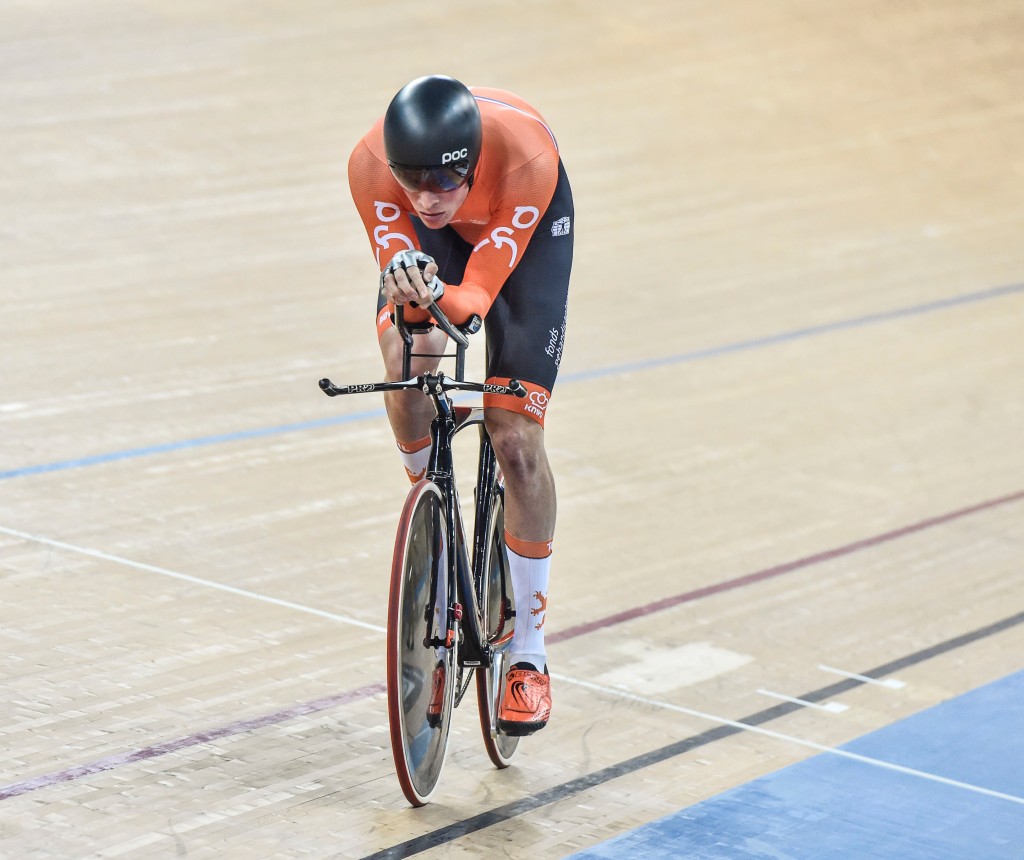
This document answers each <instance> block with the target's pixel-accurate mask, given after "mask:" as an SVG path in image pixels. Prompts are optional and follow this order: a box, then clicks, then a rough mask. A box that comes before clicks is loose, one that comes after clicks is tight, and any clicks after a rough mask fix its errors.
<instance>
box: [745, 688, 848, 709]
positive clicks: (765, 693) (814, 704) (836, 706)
mask: <svg viewBox="0 0 1024 860" xmlns="http://www.w3.org/2000/svg"><path fill="white" fill-rule="evenodd" d="M757 692H759V693H760V694H761V695H762V696H771V697H772V698H773V699H782V701H784V702H792V703H793V704H795V705H803V706H804V707H805V708H815V709H816V710H819V711H828V712H829V713H830V714H841V713H842V712H843V711H845V710H848V709H849V707H850V706H849V705H843V704H841V703H839V702H827V703H826V704H824V705H819V704H818V703H817V702H808V701H807V700H806V699H796V698H794V697H793V696H784V695H783V694H782V693H773V692H772V691H771V690H758V691H757Z"/></svg>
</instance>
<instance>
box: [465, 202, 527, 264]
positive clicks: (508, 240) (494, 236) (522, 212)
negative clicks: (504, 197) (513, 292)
mask: <svg viewBox="0 0 1024 860" xmlns="http://www.w3.org/2000/svg"><path fill="white" fill-rule="evenodd" d="M539 220H540V210H539V209H538V208H537V207H536V206H517V207H516V211H515V213H514V214H513V215H512V227H495V228H494V229H493V230H491V235H490V236H489V237H488V238H487V239H484V240H483V241H482V242H480V243H479V244H478V245H477V246H476V247H475V248H474V249H473V252H474V253H476V252H477V251H479V250H480V249H481V248H483V247H484V245H489V244H491V242H494V247H495V248H504V247H506V246H508V247H511V248H512V259H511V260H509V263H508V267H509V268H510V269H511V268H512V267H513V266H515V264H516V260H517V259H518V258H519V245H518V243H517V242H516V241H515V239H513V238H512V233H513V232H514V231H513V228H515V229H517V230H526V229H527V228H529V227H532V226H533V225H534V224H536V223H537V221H539Z"/></svg>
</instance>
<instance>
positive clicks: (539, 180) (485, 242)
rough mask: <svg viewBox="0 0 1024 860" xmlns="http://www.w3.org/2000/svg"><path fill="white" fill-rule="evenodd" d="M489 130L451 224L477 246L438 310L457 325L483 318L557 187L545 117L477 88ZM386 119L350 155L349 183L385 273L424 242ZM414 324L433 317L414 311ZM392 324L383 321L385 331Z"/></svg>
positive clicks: (509, 98)
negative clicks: (396, 172)
mask: <svg viewBox="0 0 1024 860" xmlns="http://www.w3.org/2000/svg"><path fill="white" fill-rule="evenodd" d="M470 91H471V92H472V93H473V95H474V96H475V97H476V100H477V105H478V106H479V108H480V119H481V122H482V125H483V144H482V147H481V151H480V160H479V162H478V163H477V166H476V170H475V171H474V178H473V186H472V188H471V189H470V192H469V195H468V196H467V197H466V201H465V203H463V204H462V206H461V207H460V208H459V211H458V212H457V213H456V215H455V217H454V219H453V220H452V221H451V224H450V225H451V227H452V228H453V229H454V230H455V231H456V232H457V233H458V234H459V236H461V237H462V238H463V239H465V240H466V241H467V242H469V243H470V244H472V245H473V246H474V248H473V254H472V256H471V257H470V260H469V263H468V264H467V266H466V272H465V277H464V278H463V280H462V283H461V284H457V285H446V286H447V287H448V289H446V290H445V294H444V296H443V298H442V299H441V300H440V302H439V305H440V307H441V310H443V311H444V312H445V313H446V314H447V315H448V317H449V318H450V319H451V320H452V322H454V323H464V322H466V320H468V319H469V317H470V316H472V315H473V314H479V315H480V316H481V317H484V316H486V315H487V310H488V308H490V306H491V303H492V302H493V301H494V298H495V296H497V294H498V292H499V291H500V290H501V287H502V285H503V284H504V283H505V279H506V278H508V276H509V274H510V273H511V272H512V270H513V269H514V268H515V266H516V264H517V263H518V262H519V260H520V259H521V258H522V254H523V251H524V250H525V249H526V246H527V244H529V241H530V237H531V236H532V235H533V232H534V230H535V229H536V227H537V223H538V221H539V220H540V216H541V214H542V213H543V212H544V211H545V210H546V209H547V207H548V204H549V203H550V202H551V197H552V195H553V194H554V191H555V185H556V183H557V182H558V144H557V143H556V141H555V137H554V135H553V134H552V133H551V129H550V128H548V125H547V123H546V122H545V121H544V119H543V118H542V117H541V115H540V114H539V113H538V112H537V111H536V110H534V108H532V107H531V106H530V105H529V104H527V103H526V102H525V101H523V100H522V99H521V98H519V97H518V96H515V95H513V94H512V93H509V92H505V91H504V90H497V89H489V88H486V87H472V88H471V89H470ZM383 126H384V120H383V117H382V118H381V119H380V120H378V121H377V123H376V124H375V125H374V126H373V128H372V129H370V131H369V132H368V133H367V134H366V136H365V137H364V138H363V139H362V140H360V141H359V143H358V144H357V145H356V148H355V150H354V151H353V152H352V156H351V157H350V158H349V163H348V174H349V185H350V187H351V190H352V198H353V200H354V201H355V204H356V209H357V210H358V211H359V216H360V218H362V221H363V224H364V226H365V227H366V233H367V235H368V236H369V239H370V248H371V250H372V251H373V253H374V256H375V257H376V259H377V266H378V268H379V269H381V270H383V269H384V268H385V266H387V264H388V263H389V262H390V261H391V258H392V257H394V255H395V254H397V253H398V252H399V251H404V250H406V249H412V248H416V249H419V242H418V240H417V238H416V231H415V230H414V228H413V224H412V221H411V220H410V217H409V216H410V215H411V214H414V210H413V207H412V204H411V203H410V201H409V197H408V195H407V194H406V192H405V190H404V189H403V188H402V186H401V185H400V184H399V183H398V181H397V180H396V179H395V178H394V177H393V176H392V175H391V170H390V169H389V168H388V162H387V157H386V156H385V154H384V136H383ZM406 316H407V318H408V319H409V320H410V321H411V322H417V321H422V320H424V319H426V316H427V315H426V312H425V311H422V310H418V309H414V308H407V313H406ZM388 325H390V321H389V319H388V318H387V316H386V315H384V314H381V315H379V317H378V330H382V329H383V328H385V327H387V326H388Z"/></svg>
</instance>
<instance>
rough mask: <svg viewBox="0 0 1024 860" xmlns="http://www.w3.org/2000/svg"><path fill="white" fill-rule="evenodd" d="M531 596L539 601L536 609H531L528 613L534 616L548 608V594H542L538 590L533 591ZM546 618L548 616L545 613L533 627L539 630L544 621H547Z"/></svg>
mask: <svg viewBox="0 0 1024 860" xmlns="http://www.w3.org/2000/svg"><path fill="white" fill-rule="evenodd" d="M533 596H534V597H535V598H537V602H538V603H540V606H538V607H537V608H536V609H531V610H530V615H534V616H536V615H542V614H544V613H545V610H547V608H548V596H547V595H546V594H542V593H541V592H539V591H535V592H533ZM547 619H548V617H547V615H546V614H545V615H544V617H543V618H541V620H540V624H538V625H536V626H535V627H534V628H533V629H534V630H540V629H541V628H542V627H543V626H544V622H545V621H547Z"/></svg>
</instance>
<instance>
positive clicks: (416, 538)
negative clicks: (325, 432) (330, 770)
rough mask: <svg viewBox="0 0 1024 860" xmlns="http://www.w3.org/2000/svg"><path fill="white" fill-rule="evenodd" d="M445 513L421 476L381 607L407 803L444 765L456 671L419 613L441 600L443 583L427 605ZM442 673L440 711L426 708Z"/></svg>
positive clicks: (395, 745) (418, 798)
mask: <svg viewBox="0 0 1024 860" xmlns="http://www.w3.org/2000/svg"><path fill="white" fill-rule="evenodd" d="M443 534H444V514H443V512H442V505H441V496H440V492H439V491H438V490H437V488H436V486H435V485H434V484H432V483H430V482H428V481H422V482H420V484H418V485H417V486H416V487H415V488H413V491H412V492H411V493H410V495H409V499H408V500H407V502H406V506H405V510H403V512H402V519H401V522H400V526H399V533H398V539H397V541H396V544H395V556H394V560H393V563H392V572H391V576H392V578H391V596H390V600H389V612H388V717H389V722H390V727H391V746H392V750H393V753H394V758H395V769H396V771H397V773H398V779H399V783H400V784H401V786H402V790H403V792H404V794H405V796H406V798H407V799H408V800H409V802H410V803H412V804H413V805H414V806H421V805H423V804H424V803H426V802H427V801H428V800H429V798H430V796H431V795H432V794H433V792H434V789H435V788H436V787H437V784H438V781H439V780H440V777H441V772H442V770H443V768H444V762H445V753H446V751H447V747H448V732H449V728H450V723H451V710H452V708H451V705H452V700H453V696H454V683H455V673H454V671H453V669H454V659H453V657H454V654H453V652H452V649H446V648H439V647H430V646H427V645H425V644H424V641H423V640H424V638H425V636H426V632H427V626H426V615H427V612H428V607H429V609H430V611H431V614H432V615H434V616H436V615H438V614H439V610H440V607H441V606H446V605H447V599H446V596H445V595H444V593H443V592H444V589H443V587H442V588H440V589H439V596H438V599H437V604H438V607H433V606H432V605H431V585H430V583H431V576H432V573H433V572H434V571H435V570H439V571H440V572H441V582H444V579H445V574H444V546H443ZM436 673H441V675H442V676H443V683H442V686H443V705H442V706H441V708H440V714H439V715H438V716H434V715H433V714H432V713H431V712H430V708H429V706H430V702H431V699H432V697H433V693H434V684H435V683H436V681H435V674H436Z"/></svg>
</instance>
